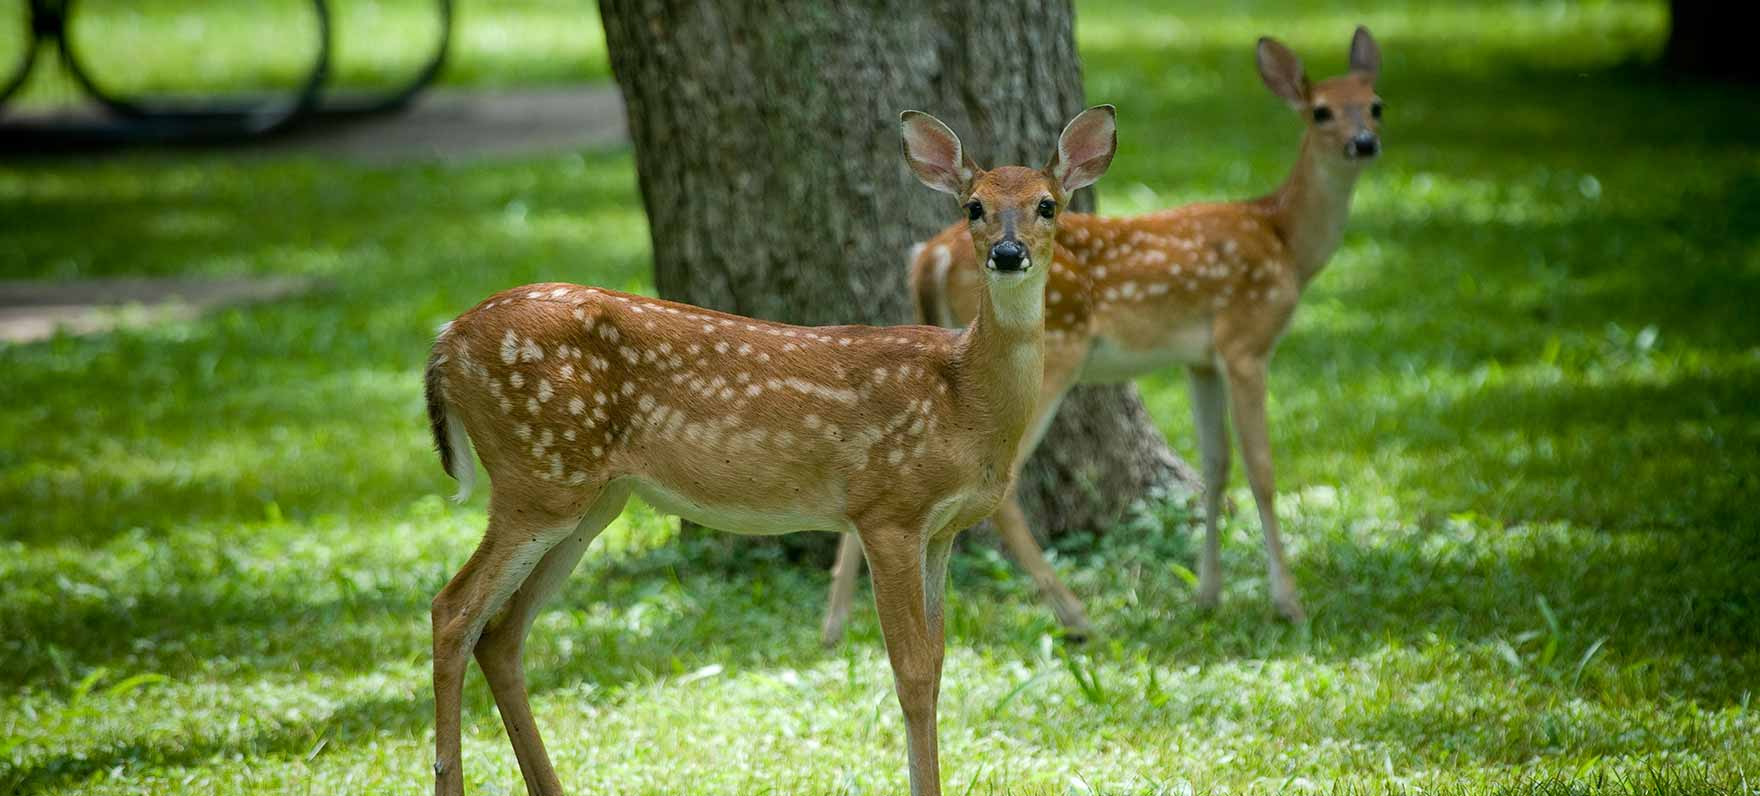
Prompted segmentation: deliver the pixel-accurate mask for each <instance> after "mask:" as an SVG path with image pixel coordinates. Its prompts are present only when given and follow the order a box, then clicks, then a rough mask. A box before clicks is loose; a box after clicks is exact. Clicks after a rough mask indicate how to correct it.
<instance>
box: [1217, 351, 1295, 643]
mask: <svg viewBox="0 0 1760 796" xmlns="http://www.w3.org/2000/svg"><path fill="white" fill-rule="evenodd" d="M1265 374H1266V361H1265V358H1264V357H1246V356H1243V357H1238V358H1234V359H1231V360H1230V361H1229V362H1228V392H1229V398H1230V403H1232V404H1233V408H1234V424H1235V433H1236V434H1237V435H1239V436H1240V440H1241V458H1242V459H1243V460H1244V461H1245V463H1246V467H1247V481H1248V482H1249V483H1251V484H1252V487H1253V502H1254V503H1257V504H1258V506H1259V522H1260V524H1261V525H1262V526H1263V527H1264V529H1265V552H1266V554H1267V557H1268V558H1269V559H1270V563H1269V573H1270V577H1271V600H1272V602H1273V603H1274V604H1275V605H1276V606H1277V612H1278V613H1279V614H1281V615H1282V616H1283V618H1284V619H1287V620H1289V621H1291V622H1300V621H1302V620H1303V619H1304V618H1306V614H1305V613H1304V612H1303V611H1302V600H1301V597H1300V596H1299V595H1297V593H1296V584H1295V579H1294V578H1292V577H1291V576H1290V573H1289V564H1288V563H1287V562H1286V561H1285V560H1284V555H1283V537H1282V535H1281V534H1279V533H1278V527H1277V485H1276V479H1275V478H1274V475H1273V471H1272V466H1271V434H1270V432H1269V430H1268V427H1267V423H1266V419H1265Z"/></svg>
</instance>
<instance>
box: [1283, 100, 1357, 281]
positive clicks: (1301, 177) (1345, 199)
mask: <svg viewBox="0 0 1760 796" xmlns="http://www.w3.org/2000/svg"><path fill="white" fill-rule="evenodd" d="M1319 149H1320V148H1319V146H1317V145H1316V144H1315V143H1314V139H1313V136H1312V135H1311V134H1310V135H1304V136H1303V137H1302V153H1301V157H1299V158H1297V159H1296V165H1295V168H1294V169H1291V170H1290V174H1289V178H1288V179H1286V180H1284V183H1283V185H1282V186H1280V187H1279V188H1278V189H1277V191H1276V192H1275V193H1273V194H1271V196H1269V197H1267V199H1268V200H1269V205H1270V207H1271V211H1272V221H1273V223H1274V224H1276V226H1277V231H1278V233H1279V234H1280V235H1281V236H1282V237H1283V243H1284V246H1285V247H1286V248H1287V250H1288V251H1289V252H1290V255H1291V258H1292V259H1293V260H1294V264H1295V266H1296V269H1297V270H1298V271H1299V272H1300V273H1301V277H1302V281H1303V282H1304V283H1306V282H1307V281H1308V280H1310V279H1313V278H1314V275H1315V274H1318V273H1320V269H1322V268H1325V267H1326V261H1327V260H1329V259H1331V257H1332V253H1333V251H1334V250H1336V249H1337V248H1338V242H1339V239H1340V238H1341V237H1342V236H1343V235H1344V223H1345V220H1346V219H1347V218H1349V217H1350V212H1351V193H1352V192H1353V191H1354V190H1355V189H1356V187H1357V175H1358V174H1359V173H1361V172H1362V164H1361V163H1360V162H1357V161H1345V160H1343V159H1341V158H1338V157H1334V156H1332V155H1331V153H1325V152H1321V151H1319Z"/></svg>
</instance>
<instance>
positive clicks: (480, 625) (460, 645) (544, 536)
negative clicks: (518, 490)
mask: <svg viewBox="0 0 1760 796" xmlns="http://www.w3.org/2000/svg"><path fill="white" fill-rule="evenodd" d="M595 491H596V490H595ZM589 495H590V496H591V497H592V499H591V500H590V501H589V502H588V504H590V503H592V502H596V501H597V497H596V496H593V495H592V494H591V493H589ZM583 505H586V504H583ZM584 513H585V509H582V511H581V512H579V513H576V514H574V515H573V516H566V515H559V514H556V513H554V512H551V511H544V510H539V509H537V508H536V507H533V506H530V505H526V504H523V503H522V502H521V501H520V500H519V499H518V498H516V497H511V496H508V495H506V494H504V493H503V492H502V491H501V490H499V489H497V490H496V491H495V493H494V494H492V495H491V497H490V500H489V527H488V529H487V530H486V531H484V533H483V540H482V541H481V542H480V543H478V545H477V549H476V551H475V552H472V553H471V557H470V560H468V561H466V562H465V564H464V567H462V568H460V569H459V571H458V574H456V575H453V576H452V580H450V581H448V582H447V584H446V586H445V587H444V588H442V589H441V590H440V593H439V594H438V595H435V597H434V603H433V606H432V617H433V627H434V751H435V756H434V792H435V793H436V794H438V795H439V796H458V795H459V794H462V793H463V791H464V772H463V767H462V763H461V761H460V755H461V753H460V745H461V742H460V737H459V735H460V724H461V722H462V718H461V716H460V711H461V702H462V699H463V694H464V675H465V670H466V669H467V668H468V667H469V665H470V660H471V653H472V651H473V650H474V649H475V648H476V646H477V642H478V640H479V639H480V638H481V637H482V635H483V632H484V629H485V628H486V627H488V625H489V623H490V620H491V619H494V618H495V617H496V616H497V615H498V614H500V613H501V611H502V610H503V609H504V608H505V607H506V606H507V604H508V601H509V598H510V597H512V595H513V594H514V593H515V592H516V591H517V590H518V589H519V588H520V586H521V585H522V584H523V583H525V581H526V578H527V577H528V576H530V575H531V574H532V571H533V570H534V569H536V568H537V566H538V564H539V562H540V561H542V560H544V558H545V557H546V556H547V555H549V553H550V552H551V551H552V550H553V549H554V548H555V547H556V546H557V545H559V544H561V543H562V542H563V541H564V540H565V539H567V538H568V537H569V535H570V534H572V533H574V532H575V529H576V528H577V527H578V526H579V525H580V521H581V519H582V515H583V514H584Z"/></svg>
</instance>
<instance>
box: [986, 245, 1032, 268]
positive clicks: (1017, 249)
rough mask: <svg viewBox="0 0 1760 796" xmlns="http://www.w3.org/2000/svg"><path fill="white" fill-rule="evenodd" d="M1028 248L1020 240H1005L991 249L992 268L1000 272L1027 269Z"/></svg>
mask: <svg viewBox="0 0 1760 796" xmlns="http://www.w3.org/2000/svg"><path fill="white" fill-rule="evenodd" d="M1027 264H1028V263H1027V247H1025V246H1022V245H1021V242H1020V241H1018V240H1005V241H1002V242H1001V243H998V244H996V245H995V246H991V247H990V267H991V268H994V269H996V270H998V271H1021V270H1025V269H1026V267H1027Z"/></svg>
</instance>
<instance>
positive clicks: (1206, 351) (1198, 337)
mask: <svg viewBox="0 0 1760 796" xmlns="http://www.w3.org/2000/svg"><path fill="white" fill-rule="evenodd" d="M1213 342H1214V341H1213V339H1212V335H1211V331H1210V320H1209V319H1208V318H1203V319H1199V320H1195V321H1193V322H1191V323H1187V324H1182V325H1180V326H1175V327H1173V328H1170V329H1168V330H1167V333H1166V334H1164V335H1162V337H1161V339H1160V340H1157V341H1156V342H1155V345H1154V346H1152V347H1149V348H1126V347H1124V346H1121V345H1119V344H1118V342H1117V341H1114V340H1112V339H1110V338H1108V337H1105V336H1102V337H1100V338H1098V339H1096V340H1095V341H1094V347H1093V348H1092V349H1089V351H1088V359H1087V361H1086V362H1084V363H1083V365H1082V381H1083V382H1085V383H1089V384H1096V383H1101V384H1103V383H1112V382H1121V381H1129V380H1131V379H1134V378H1136V377H1138V376H1142V375H1145V374H1149V373H1154V372H1156V371H1159V370H1163V369H1165V368H1167V367H1170V366H1173V365H1208V364H1210V363H1211V362H1212V361H1213V360H1214V359H1215V356H1216V351H1215V347H1214V345H1213Z"/></svg>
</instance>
